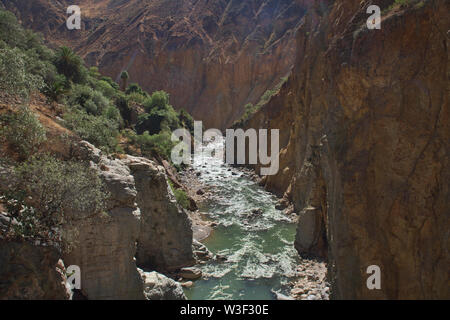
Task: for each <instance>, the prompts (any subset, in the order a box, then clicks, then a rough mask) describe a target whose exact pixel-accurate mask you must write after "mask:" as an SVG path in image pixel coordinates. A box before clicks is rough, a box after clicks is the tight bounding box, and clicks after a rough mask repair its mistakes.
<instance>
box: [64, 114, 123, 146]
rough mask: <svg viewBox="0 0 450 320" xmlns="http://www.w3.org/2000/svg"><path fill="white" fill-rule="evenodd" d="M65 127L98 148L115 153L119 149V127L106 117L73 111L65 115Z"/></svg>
mask: <svg viewBox="0 0 450 320" xmlns="http://www.w3.org/2000/svg"><path fill="white" fill-rule="evenodd" d="M64 120H65V126H66V127H67V128H68V129H70V130H72V131H73V132H75V133H76V134H77V135H78V136H79V137H80V138H81V139H84V140H86V141H89V142H90V143H92V144H94V145H95V146H96V147H98V148H100V149H102V150H104V151H106V152H113V151H115V149H116V147H117V136H118V125H117V123H115V122H114V121H112V120H110V119H108V118H106V117H105V116H94V115H90V114H87V113H86V112H84V111H82V110H72V111H71V112H68V113H66V114H65V115H64Z"/></svg>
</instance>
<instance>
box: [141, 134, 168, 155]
mask: <svg viewBox="0 0 450 320" xmlns="http://www.w3.org/2000/svg"><path fill="white" fill-rule="evenodd" d="M137 143H138V145H139V146H140V148H141V151H142V153H143V154H145V155H148V156H155V155H159V156H161V157H162V158H164V159H170V154H171V151H172V148H173V147H174V143H173V142H172V140H171V134H170V133H169V132H167V131H163V132H161V133H158V134H154V135H150V134H149V133H148V132H147V131H145V132H144V134H142V135H138V136H137Z"/></svg>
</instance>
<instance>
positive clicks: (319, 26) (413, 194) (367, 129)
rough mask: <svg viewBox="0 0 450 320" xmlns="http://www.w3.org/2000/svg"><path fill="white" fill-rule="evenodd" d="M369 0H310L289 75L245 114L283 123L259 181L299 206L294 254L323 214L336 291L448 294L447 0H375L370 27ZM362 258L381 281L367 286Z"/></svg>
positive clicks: (306, 246) (272, 124)
mask: <svg viewBox="0 0 450 320" xmlns="http://www.w3.org/2000/svg"><path fill="white" fill-rule="evenodd" d="M369 3H370V1H359V0H346V1H343V0H337V1H321V2H317V4H316V5H315V8H314V9H312V10H310V11H311V14H309V15H308V16H307V17H306V18H305V20H304V21H303V24H302V27H301V28H300V30H299V32H298V36H297V45H298V56H297V61H296V64H295V67H294V69H293V71H292V76H291V77H290V79H289V80H288V82H287V83H286V84H285V85H284V86H283V88H282V89H281V91H280V93H279V94H278V95H277V96H276V97H274V98H273V99H272V100H271V102H270V103H269V104H268V105H267V106H266V107H265V108H263V109H262V110H261V112H259V113H257V114H256V115H255V117H254V118H252V119H251V120H250V122H249V123H248V124H247V125H248V127H254V128H279V129H280V130H281V132H280V136H281V137H280V140H281V141H280V144H281V146H282V151H281V155H280V168H281V169H280V172H279V173H278V174H277V175H275V176H270V177H266V178H265V179H264V182H265V185H266V187H267V188H269V189H271V190H273V191H275V192H277V193H279V194H280V195H283V194H284V196H285V197H287V198H289V199H290V200H292V201H293V202H294V205H295V207H296V210H297V212H301V211H302V210H303V211H304V212H308V213H307V215H308V216H304V219H305V220H304V222H303V223H304V225H302V226H299V229H300V230H299V235H298V236H297V242H296V244H297V248H298V249H299V251H300V252H301V253H305V251H306V252H308V253H311V254H318V253H319V251H321V250H322V249H323V246H321V245H319V244H318V242H317V240H318V239H320V238H321V237H322V235H323V228H321V226H322V225H325V233H326V235H327V237H326V238H327V242H328V258H329V268H330V270H329V271H330V272H329V273H330V276H331V280H332V286H333V288H332V291H333V295H334V297H336V298H342V299H348V298H389V299H398V298H449V291H448V285H447V284H448V265H449V262H450V255H449V238H448V230H449V227H450V222H449V221H450V219H449V210H448V199H449V197H450V195H449V189H448V181H449V178H450V172H449V145H448V137H449V112H448V90H449V88H448V84H449V81H448V67H449V65H448V61H449V56H448V45H449V43H448V37H449V34H448V30H449V29H450V25H449V24H450V19H449V12H450V11H449V9H450V7H449V6H450V4H449V2H448V1H441V0H436V1H433V0H431V1H422V2H415V1H411V2H410V4H409V5H407V6H402V7H397V8H395V9H393V10H388V9H387V8H388V6H389V5H391V4H392V3H393V1H380V3H379V5H380V6H382V9H385V10H384V11H383V19H382V25H381V30H368V29H367V28H366V20H367V18H368V17H369V15H368V14H366V8H367V6H368V5H369ZM317 177H323V186H321V185H322V182H321V181H320V180H321V179H317ZM300 223H302V219H300ZM305 223H306V224H308V225H309V227H308V226H306V225H305ZM321 230H322V231H321ZM370 265H378V266H380V268H381V290H368V289H367V287H366V280H367V277H368V276H369V275H367V274H366V270H367V267H368V266H370Z"/></svg>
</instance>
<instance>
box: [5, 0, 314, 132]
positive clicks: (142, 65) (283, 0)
mask: <svg viewBox="0 0 450 320" xmlns="http://www.w3.org/2000/svg"><path fill="white" fill-rule="evenodd" d="M312 2H313V1H311V0H307V1H303V0H302V1H293V0H250V1H239V0H214V1H208V0H183V1H181V0H178V1H174V0H146V1H140V0H139V1H138V0H125V1H123V0H122V1H119V0H99V1H90V0H89V1H88V0H80V1H78V4H79V6H80V7H81V10H82V30H80V31H78V30H74V31H69V30H67V29H66V28H65V17H66V15H65V9H66V8H67V6H69V5H70V4H72V3H71V2H70V1H67V0H59V1H53V0H52V1H50V0H35V1H31V2H30V1H27V2H24V1H19V0H13V1H11V0H1V1H0V5H1V4H3V6H4V7H6V8H7V9H9V10H11V11H13V12H15V13H16V15H17V16H18V17H19V18H20V19H21V20H22V22H23V23H24V24H25V25H26V26H28V27H31V28H33V29H34V30H37V31H40V32H42V33H43V34H44V35H45V37H46V38H47V40H48V41H50V42H52V43H55V44H66V45H69V46H71V47H73V48H75V49H76V51H77V52H78V53H79V54H80V55H82V56H83V57H84V58H85V60H86V61H87V62H88V63H89V64H90V65H98V66H99V67H100V70H101V71H102V72H103V73H106V74H107V75H109V76H111V77H113V78H115V79H117V80H119V79H118V75H119V74H120V72H121V71H122V70H124V69H127V70H128V71H129V73H130V77H131V79H130V81H131V82H139V83H140V84H141V85H142V86H143V87H144V89H146V90H147V91H150V92H152V91H155V90H159V89H163V90H165V91H167V92H169V93H170V95H171V101H172V102H173V104H174V106H175V107H177V108H185V109H187V110H188V111H189V112H190V113H191V114H193V116H194V117H195V118H197V119H201V120H203V121H204V124H205V126H206V127H218V128H221V129H224V128H225V127H227V126H229V125H231V124H232V123H233V121H234V120H236V119H238V118H239V116H240V115H241V114H242V112H243V106H244V105H245V104H247V103H256V102H258V101H259V99H260V97H261V96H262V95H263V94H264V92H265V91H266V90H268V89H272V88H273V87H274V86H276V85H277V84H278V83H279V82H280V81H281V78H282V77H285V76H286V75H287V74H288V73H289V71H290V69H291V67H292V65H293V62H294V58H295V53H296V46H295V41H294V34H295V31H296V29H297V28H298V25H299V23H300V21H301V18H302V17H303V15H304V14H305V11H306V9H307V7H308V6H309V5H310V4H311V3H312Z"/></svg>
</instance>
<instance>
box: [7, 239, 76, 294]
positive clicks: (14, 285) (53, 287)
mask: <svg viewBox="0 0 450 320" xmlns="http://www.w3.org/2000/svg"><path fill="white" fill-rule="evenodd" d="M64 272H65V269H64V265H63V264H62V263H61V262H60V260H59V252H58V251H57V250H55V249H53V248H51V247H45V246H39V245H33V244H30V243H25V242H10V241H4V240H0V300H4V299H8V300H66V299H69V297H70V295H69V292H68V290H67V289H66V284H65V283H66V276H65V274H64Z"/></svg>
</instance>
